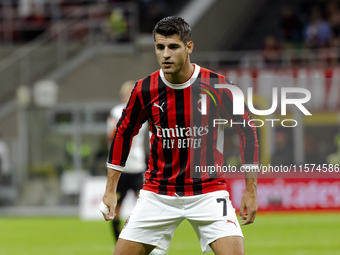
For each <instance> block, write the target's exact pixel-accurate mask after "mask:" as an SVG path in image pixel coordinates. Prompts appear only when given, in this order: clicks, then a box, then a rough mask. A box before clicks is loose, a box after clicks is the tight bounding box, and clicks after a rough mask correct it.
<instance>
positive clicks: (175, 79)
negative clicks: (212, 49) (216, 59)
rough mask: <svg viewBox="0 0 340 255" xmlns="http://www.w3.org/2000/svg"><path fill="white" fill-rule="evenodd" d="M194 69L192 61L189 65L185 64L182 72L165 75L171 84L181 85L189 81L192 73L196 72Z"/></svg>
mask: <svg viewBox="0 0 340 255" xmlns="http://www.w3.org/2000/svg"><path fill="white" fill-rule="evenodd" d="M194 69H195V67H194V65H193V64H191V63H190V61H188V63H187V64H185V65H184V66H183V68H182V69H181V71H179V72H178V73H176V74H164V76H165V78H166V79H167V80H168V81H169V82H171V83H177V84H180V83H184V82H186V81H187V80H189V78H190V77H191V75H192V73H193V72H194Z"/></svg>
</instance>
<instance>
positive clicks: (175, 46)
mask: <svg viewBox="0 0 340 255" xmlns="http://www.w3.org/2000/svg"><path fill="white" fill-rule="evenodd" d="M179 47H180V46H179V45H178V44H170V45H169V49H171V50H175V49H178V48H179Z"/></svg>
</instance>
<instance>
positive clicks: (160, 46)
mask: <svg viewBox="0 0 340 255" xmlns="http://www.w3.org/2000/svg"><path fill="white" fill-rule="evenodd" d="M156 48H157V50H164V45H161V44H157V46H156Z"/></svg>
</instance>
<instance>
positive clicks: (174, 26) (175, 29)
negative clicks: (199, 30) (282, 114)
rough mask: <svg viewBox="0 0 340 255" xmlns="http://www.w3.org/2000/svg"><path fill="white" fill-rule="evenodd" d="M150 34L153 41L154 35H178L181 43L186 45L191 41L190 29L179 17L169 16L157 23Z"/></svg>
mask: <svg viewBox="0 0 340 255" xmlns="http://www.w3.org/2000/svg"><path fill="white" fill-rule="evenodd" d="M152 33H153V39H154V40H155V35H156V34H160V35H163V36H171V35H175V34H178V35H179V36H180V38H181V41H182V42H184V43H187V42H189V41H191V28H190V26H189V24H188V23H186V22H185V20H184V19H182V18H181V17H176V16H169V17H166V18H164V19H162V20H160V21H158V23H157V24H156V26H155V28H154V29H153V32H152Z"/></svg>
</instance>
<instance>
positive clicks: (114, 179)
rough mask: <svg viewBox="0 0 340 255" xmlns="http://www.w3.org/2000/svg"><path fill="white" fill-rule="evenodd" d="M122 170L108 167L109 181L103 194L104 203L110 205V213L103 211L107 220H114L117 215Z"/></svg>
mask: <svg viewBox="0 0 340 255" xmlns="http://www.w3.org/2000/svg"><path fill="white" fill-rule="evenodd" d="M121 173H122V172H121V171H118V170H115V169H112V168H108V169H107V183H106V190H105V194H104V196H103V203H104V204H105V205H106V206H107V207H108V209H109V213H108V214H107V213H104V212H102V214H103V216H104V219H105V220H106V221H108V220H113V218H114V216H115V209H116V205H117V196H116V189H117V184H118V180H119V177H120V175H121Z"/></svg>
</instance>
